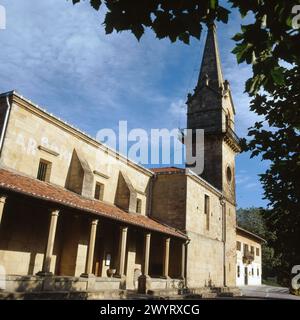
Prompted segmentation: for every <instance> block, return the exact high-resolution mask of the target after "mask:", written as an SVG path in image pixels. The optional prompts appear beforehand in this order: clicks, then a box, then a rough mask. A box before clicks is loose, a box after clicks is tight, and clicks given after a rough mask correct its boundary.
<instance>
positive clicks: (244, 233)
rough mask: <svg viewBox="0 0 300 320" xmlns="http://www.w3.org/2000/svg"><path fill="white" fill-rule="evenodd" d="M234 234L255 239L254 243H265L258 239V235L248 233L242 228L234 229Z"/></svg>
mask: <svg viewBox="0 0 300 320" xmlns="http://www.w3.org/2000/svg"><path fill="white" fill-rule="evenodd" d="M236 232H237V233H239V234H241V235H244V236H247V237H250V238H254V239H256V241H258V242H261V243H262V242H264V243H266V242H267V241H266V240H265V239H264V238H262V237H260V236H259V235H257V234H255V233H253V232H250V231H248V230H246V229H243V228H241V227H239V226H237V227H236Z"/></svg>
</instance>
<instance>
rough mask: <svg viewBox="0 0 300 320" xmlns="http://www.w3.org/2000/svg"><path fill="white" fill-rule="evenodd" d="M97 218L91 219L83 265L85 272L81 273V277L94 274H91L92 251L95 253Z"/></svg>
mask: <svg viewBox="0 0 300 320" xmlns="http://www.w3.org/2000/svg"><path fill="white" fill-rule="evenodd" d="M98 221H99V220H97V219H95V220H92V221H91V232H90V241H89V247H88V256H87V261H86V266H85V273H84V274H82V275H81V277H90V276H94V274H93V262H94V253H95V243H96V235H97V226H98Z"/></svg>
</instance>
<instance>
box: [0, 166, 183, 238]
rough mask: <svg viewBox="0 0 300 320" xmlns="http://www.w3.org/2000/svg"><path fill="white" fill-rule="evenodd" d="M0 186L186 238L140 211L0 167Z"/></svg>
mask: <svg viewBox="0 0 300 320" xmlns="http://www.w3.org/2000/svg"><path fill="white" fill-rule="evenodd" d="M0 188H1V189H4V190H9V191H13V192H16V193H21V194H24V195H27V196H31V197H34V198H38V199H42V200H45V201H50V202H52V203H56V204H61V205H64V206H68V207H71V208H76V209H80V210H82V211H84V212H88V213H93V214H97V215H100V216H103V217H106V218H109V219H114V220H117V221H120V222H123V223H127V224H131V225H136V226H139V227H141V228H145V229H148V230H153V231H157V232H160V233H164V234H168V235H171V236H174V237H179V238H183V239H185V238H187V236H186V235H185V234H183V233H182V232H180V231H178V230H176V229H173V228H171V227H169V226H166V225H164V224H161V223H159V222H157V221H155V220H153V219H151V218H149V217H147V216H143V215H141V214H134V213H127V212H125V211H123V210H121V209H120V208H118V207H116V206H114V205H111V204H108V203H105V202H102V201H97V200H92V199H88V198H84V197H82V196H80V195H78V194H76V193H73V192H71V191H69V190H66V189H64V188H62V187H59V186H56V185H53V184H50V183H47V182H42V181H39V180H37V179H34V178H30V177H27V176H24V175H21V174H18V173H15V172H12V171H9V170H6V169H0Z"/></svg>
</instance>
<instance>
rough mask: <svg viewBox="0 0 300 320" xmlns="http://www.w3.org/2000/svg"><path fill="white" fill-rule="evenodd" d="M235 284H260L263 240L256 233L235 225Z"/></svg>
mask: <svg viewBox="0 0 300 320" xmlns="http://www.w3.org/2000/svg"><path fill="white" fill-rule="evenodd" d="M236 240H237V242H236V249H237V266H236V284H237V286H244V285H261V279H262V250H261V245H262V243H263V242H265V240H264V239H263V238H261V237H259V236H258V235H256V234H254V233H252V232H250V231H247V230H245V229H242V228H240V227H237V229H236Z"/></svg>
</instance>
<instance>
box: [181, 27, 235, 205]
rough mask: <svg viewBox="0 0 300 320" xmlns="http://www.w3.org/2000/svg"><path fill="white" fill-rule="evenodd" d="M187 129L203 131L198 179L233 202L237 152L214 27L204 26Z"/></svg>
mask: <svg viewBox="0 0 300 320" xmlns="http://www.w3.org/2000/svg"><path fill="white" fill-rule="evenodd" d="M187 106H188V114H187V115H188V117H187V128H188V129H193V130H195V129H203V130H204V171H203V173H202V174H201V177H202V178H204V179H205V180H206V181H208V182H209V183H210V184H212V185H213V186H214V187H216V188H217V189H219V190H220V191H222V192H223V194H224V196H225V197H226V198H227V199H228V200H229V201H231V202H232V203H235V156H236V154H237V153H239V152H240V146H239V139H238V137H237V136H236V134H235V131H234V117H235V108H234V104H233V100H232V96H231V91H230V86H229V82H228V81H227V80H225V81H224V79H223V73H222V68H221V60H220V53H219V48H218V41H217V33H216V26H215V24H210V25H209V26H208V33H207V39H206V44H205V48H204V53H203V59H202V64H201V69H200V74H199V78H198V82H197V86H196V88H195V89H194V93H193V94H189V95H188V101H187Z"/></svg>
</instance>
